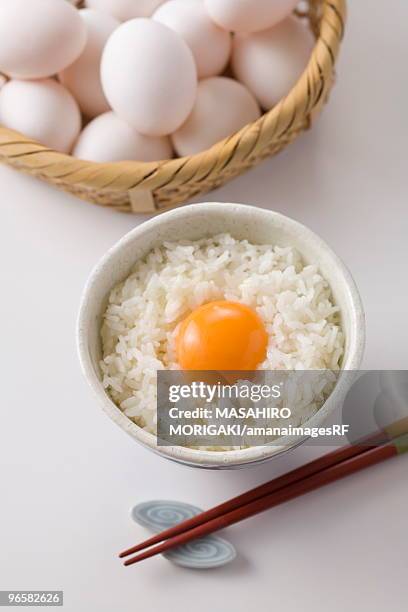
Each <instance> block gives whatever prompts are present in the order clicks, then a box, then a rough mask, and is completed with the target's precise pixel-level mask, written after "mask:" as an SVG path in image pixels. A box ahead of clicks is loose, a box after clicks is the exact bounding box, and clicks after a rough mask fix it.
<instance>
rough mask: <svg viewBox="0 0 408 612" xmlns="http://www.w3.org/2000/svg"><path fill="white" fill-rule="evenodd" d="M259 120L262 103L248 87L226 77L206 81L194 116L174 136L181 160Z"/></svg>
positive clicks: (199, 86)
mask: <svg viewBox="0 0 408 612" xmlns="http://www.w3.org/2000/svg"><path fill="white" fill-rule="evenodd" d="M259 116H260V109H259V106H258V103H257V101H256V100H255V98H254V97H253V95H252V94H251V93H250V92H249V91H248V90H247V88H246V87H244V85H242V84H241V83H238V82H237V81H234V80H233V79H228V78H226V77H211V78H209V79H204V80H203V81H200V83H199V84H198V92H197V100H196V103H195V105H194V108H193V111H192V113H191V115H190V116H189V118H188V119H187V121H186V122H185V123H184V124H183V125H182V126H181V128H180V129H179V130H177V132H175V133H174V134H173V136H172V140H173V145H174V148H175V150H176V151H177V153H178V154H179V155H180V156H184V155H194V154H195V153H199V152H200V151H204V150H205V149H208V148H209V147H211V146H212V145H214V144H216V143H217V142H219V141H220V140H223V139H224V138H227V137H228V136H230V135H231V134H233V133H234V132H237V131H238V130H240V129H241V128H243V127H244V126H245V125H247V124H248V123H251V122H252V121H255V120H256V119H258V118H259Z"/></svg>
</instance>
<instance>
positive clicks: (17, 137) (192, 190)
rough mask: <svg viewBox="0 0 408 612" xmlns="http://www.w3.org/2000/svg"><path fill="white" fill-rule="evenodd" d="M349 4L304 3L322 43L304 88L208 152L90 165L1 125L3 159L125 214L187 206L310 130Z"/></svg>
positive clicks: (329, 80) (332, 0) (335, 0)
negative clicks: (187, 201)
mask: <svg viewBox="0 0 408 612" xmlns="http://www.w3.org/2000/svg"><path fill="white" fill-rule="evenodd" d="M345 2H346V0H309V1H308V2H302V3H301V5H302V8H299V9H298V11H297V14H298V16H299V18H303V19H307V20H308V22H309V24H310V27H311V29H312V31H313V33H314V35H315V37H316V45H315V47H314V49H313V53H312V56H311V58H310V61H309V64H308V66H307V68H306V70H305V72H304V73H303V75H302V76H301V78H300V79H299V81H298V83H297V84H296V86H295V87H294V88H293V89H292V91H291V92H290V93H289V95H288V96H286V98H284V99H283V100H282V101H281V102H280V103H279V104H278V105H277V106H275V107H274V108H273V109H272V110H271V111H269V112H267V113H265V114H264V115H263V116H262V117H261V118H260V119H258V120H257V121H255V122H254V123H252V124H249V125H247V126H246V127H244V128H243V129H242V130H240V131H239V132H237V133H236V134H234V135H232V136H230V137H229V138H227V139H225V140H223V141H222V142H219V143H218V144H216V145H214V146H213V147H212V148H211V149H208V150H207V151H205V152H203V153H199V154H198V155H193V156H191V157H184V158H179V159H172V160H169V161H161V162H154V163H151V162H149V163H145V162H134V161H132V162H118V163H107V164H101V163H94V162H84V161H81V160H78V159H75V158H73V157H70V156H68V155H63V154H61V153H57V152H55V151H52V150H50V149H47V148H45V147H44V146H42V145H41V144H39V143H37V142H34V141H32V140H30V139H27V138H25V137H24V136H22V135H21V134H18V133H17V132H14V131H12V130H8V129H6V128H3V127H1V126H0V161H3V162H5V163H6V164H9V165H10V166H13V167H15V168H17V169H18V170H21V171H23V172H27V173H29V174H32V175H34V176H37V177H38V178H40V179H43V180H44V181H47V182H48V183H51V184H53V185H56V186H57V187H59V188H60V189H63V190H65V191H67V192H69V193H72V194H74V195H76V196H78V197H79V198H82V199H84V200H87V201H89V202H92V203H95V204H100V205H102V206H109V207H112V208H114V209H116V210H120V211H125V212H134V213H154V212H159V211H161V210H165V209H167V208H171V207H173V206H176V205H179V204H182V203H183V202H185V201H186V200H189V199H190V198H192V197H194V196H197V195H199V194H201V193H205V192H208V191H210V190H211V189H214V188H215V187H218V186H220V185H222V184H223V183H226V182H227V181H229V180H230V179H231V178H233V177H234V176H237V175H238V174H241V173H243V172H244V171H245V170H247V169H249V168H251V167H252V166H254V165H255V164H257V163H258V162H260V161H261V160H263V159H265V158H266V157H268V156H271V155H275V154H276V153H278V152H279V151H280V150H281V149H283V148H284V147H285V146H286V145H287V144H289V143H290V142H292V141H293V140H294V139H295V138H296V137H297V136H298V135H299V134H300V133H301V132H302V131H303V130H305V129H307V128H309V127H310V126H311V124H312V122H313V120H314V118H315V117H316V116H317V115H318V113H319V111H320V109H321V107H322V106H323V104H324V102H325V101H326V100H327V96H328V93H329V91H330V89H331V87H332V84H333V81H334V66H335V62H336V59H337V55H338V51H339V46H340V42H341V39H342V36H343V31H344V23H345V16H346V5H345ZM271 78H272V76H271Z"/></svg>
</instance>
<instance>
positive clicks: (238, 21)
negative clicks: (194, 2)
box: [204, 0, 299, 32]
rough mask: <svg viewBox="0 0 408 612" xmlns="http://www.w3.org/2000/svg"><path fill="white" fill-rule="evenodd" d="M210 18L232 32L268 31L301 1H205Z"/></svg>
mask: <svg viewBox="0 0 408 612" xmlns="http://www.w3.org/2000/svg"><path fill="white" fill-rule="evenodd" d="M204 1H205V7H206V9H207V10H208V13H209V15H210V17H211V18H212V19H213V20H214V21H215V22H216V23H218V25H219V26H221V27H222V28H225V29H226V30H231V31H232V32H257V31H259V30H266V29H267V28H270V27H272V26H273V25H275V24H277V23H279V21H282V19H285V17H287V16H288V15H290V13H291V12H292V11H293V9H294V8H295V6H296V5H297V4H298V2H299V0H204Z"/></svg>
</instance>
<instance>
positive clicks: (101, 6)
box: [85, 0, 165, 21]
mask: <svg viewBox="0 0 408 612" xmlns="http://www.w3.org/2000/svg"><path fill="white" fill-rule="evenodd" d="M164 1H165V0H85V6H88V7H89V8H94V9H98V10H100V11H105V12H107V13H109V14H110V15H113V17H116V19H119V21H127V20H128V19H134V18H135V17H151V16H152V15H153V13H154V11H155V10H156V9H157V7H158V6H160V5H161V4H163V2H164Z"/></svg>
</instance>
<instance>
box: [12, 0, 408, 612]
mask: <svg viewBox="0 0 408 612" xmlns="http://www.w3.org/2000/svg"><path fill="white" fill-rule="evenodd" d="M350 4H351V5H352V6H351V7H350V20H349V25H348V30H347V37H346V40H345V44H344V49H343V53H342V57H341V62H340V66H339V79H338V84H337V87H336V89H335V91H334V93H333V96H332V99H331V101H330V105H329V106H328V107H327V109H326V110H325V112H324V115H323V116H322V118H321V120H320V121H319V122H318V124H316V126H315V128H314V129H313V131H311V132H310V133H308V134H307V135H305V136H304V137H302V138H301V139H299V140H298V141H297V142H296V143H295V144H294V145H292V146H291V147H290V148H288V149H287V150H286V151H285V152H284V153H283V154H282V155H280V156H279V157H277V158H275V159H272V160H268V161H266V162H265V163H263V165H261V166H260V167H258V168H256V169H255V170H253V171H252V172H250V173H248V174H247V175H245V176H243V177H241V178H239V179H237V180H235V181H234V182H232V183H230V184H229V185H227V186H225V187H223V188H222V189H219V190H218V191H217V192H215V193H212V194H210V195H209V196H208V198H209V199H211V200H222V201H242V202H252V203H254V204H257V205H260V206H265V207H268V208H273V209H276V210H278V211H281V212H283V213H285V214H287V215H290V216H292V217H294V218H296V219H298V220H299V221H301V222H304V223H305V224H307V225H309V226H310V227H311V228H312V229H313V230H315V231H316V232H318V233H319V234H321V235H322V236H323V237H324V238H325V239H326V240H327V241H328V242H329V244H331V245H332V247H333V248H334V249H335V250H336V251H337V252H338V253H339V255H341V256H342V257H343V258H344V260H345V261H346V262H347V264H348V265H349V267H350V268H351V270H352V272H353V274H354V276H355V278H356V281H357V283H358V285H359V287H360V290H361V293H362V296H363V300H364V302H365V307H366V311H367V331H368V343H367V352H366V357H365V363H364V365H365V367H366V368H373V369H381V368H384V369H385V368H390V369H392V368H395V369H396V368H407V365H408V359H407V357H408V349H407V346H408V332H407V329H408V328H407V324H406V314H407V301H408V290H407V286H408V285H407V277H406V264H407V255H408V239H407V236H408V201H407V200H408V198H407V191H408V189H407V186H408V165H407V142H408V130H407V112H406V111H407V107H408V89H407V79H406V78H404V70H405V67H404V63H403V62H404V58H406V57H407V54H408V37H407V34H406V33H407V23H408V6H407V4H406V1H405V0H398V1H397V0H394V2H392V3H388V2H384V0H355V1H354V0H353V2H351V3H350ZM391 4H392V6H391ZM0 186H1V189H0V193H1V246H0V248H1V262H2V265H1V280H2V283H1V285H2V291H1V296H2V297H1V300H0V308H1V319H0V320H1V352H2V356H1V359H2V361H1V363H2V367H1V373H2V391H3V393H2V395H3V397H2V402H1V408H0V410H1V425H0V468H1V497H0V589H8V590H9V589H26V590H27V589H36V590H38V589H63V590H64V591H65V609H66V610H69V612H105V611H109V612H113V611H116V610H118V611H120V612H131V611H133V610H150V609H152V610H154V611H156V610H157V611H161V610H166V609H170V610H176V609H177V610H179V611H180V612H187V611H190V610H194V611H195V612H204V611H206V610H208V609H213V610H216V611H218V610H221V609H222V610H228V611H229V610H231V611H232V610H234V611H235V612H244V611H245V610H248V609H254V608H256V609H260V610H269V609H271V610H273V609H282V610H285V611H288V612H295V611H296V612H298V611H302V612H308V611H309V610H310V611H312V610H313V612H328V611H330V612H340V611H341V612H342V611H343V610H345V609H346V610H359V611H370V612H377V611H378V612H383V611H384V610H386V609H387V610H392V612H399V611H401V612H402V611H403V610H406V570H407V544H406V516H407V505H408V482H407V478H406V474H407V467H408V458H401V459H399V460H395V461H393V462H390V463H389V464H386V465H385V464H384V465H381V466H378V467H377V468H374V469H371V470H369V471H366V472H364V473H361V474H359V475H356V476H353V477H351V478H349V479H347V480H346V481H343V482H341V483H337V484H336V485H334V486H331V487H330V488H327V489H325V490H320V491H317V492H315V493H313V494H311V495H308V496H306V497H304V498H301V499H299V500H297V501H296V502H293V503H290V504H287V505H285V506H282V507H280V508H277V509H275V510H273V511H269V512H268V513H266V514H264V515H262V516H260V517H257V518H256V519H252V520H249V521H247V522H246V523H242V524H240V525H237V526H235V527H233V528H231V529H230V530H229V531H228V536H229V538H230V539H231V540H232V541H233V542H234V544H235V545H236V547H237V549H238V551H239V553H240V554H239V558H238V560H237V561H236V562H234V563H233V564H231V565H229V566H228V567H225V568H224V569H221V570H217V571H212V572H194V571H187V570H182V569H180V568H177V567H175V566H173V565H171V564H170V563H168V562H167V561H166V560H164V559H163V558H156V559H154V560H150V561H147V562H145V563H144V564H142V565H140V566H135V567H134V568H131V569H130V568H129V569H124V568H122V566H121V564H120V563H119V561H118V560H117V559H116V558H115V553H116V552H117V551H118V550H120V549H122V548H123V547H126V546H127V545H129V544H131V543H132V542H135V541H137V540H139V539H140V538H141V537H142V536H143V531H142V529H141V528H139V527H137V526H136V525H134V524H133V523H132V522H131V520H130V517H129V508H130V507H131V506H132V505H133V504H135V503H137V502H140V501H143V500H148V499H152V498H164V499H166V498H167V499H177V500H184V501H188V502H191V503H194V504H197V505H199V506H202V507H209V506H210V505H212V504H214V503H216V502H218V501H220V500H223V499H225V498H227V497H230V496H232V495H234V494H237V493H239V492H241V491H243V490H245V489H247V488H249V487H251V486H253V485H255V484H257V483H260V482H262V481H265V480H268V479H269V478H271V477H272V476H273V475H277V474H279V473H281V472H283V471H286V470H288V469H289V468H292V467H294V466H296V465H299V464H300V463H302V462H304V461H306V460H307V459H309V458H310V457H311V456H312V455H316V454H317V452H322V450H320V451H316V450H314V451H312V450H311V449H307V448H301V449H298V450H297V451H295V452H293V453H291V454H289V455H287V456H285V457H282V458H280V459H277V460H275V461H274V462H272V463H270V464H266V465H263V466H260V467H256V468H252V469H247V470H243V471H239V472H222V473H220V472H215V473H214V472H206V471H196V470H193V469H189V468H185V467H182V466H178V465H175V464H172V463H170V462H166V461H165V460H163V459H161V458H159V457H156V456H154V455H152V454H150V453H148V452H146V451H145V450H144V449H142V448H141V447H139V446H138V445H137V444H136V443H135V442H134V441H133V440H132V439H130V438H128V437H127V436H126V435H125V434H124V433H123V432H122V431H121V430H120V429H119V428H118V427H117V426H116V425H114V424H113V423H112V422H111V421H110V420H109V419H108V418H107V417H106V416H105V415H104V414H103V413H102V412H101V410H100V408H99V406H98V405H97V403H96V401H95V399H94V397H93V395H92V393H91V391H90V390H89V389H88V387H87V385H86V383H85V382H84V380H83V378H82V375H81V373H80V370H79V366H78V360H77V355H76V347H75V337H74V327H75V318H76V314H77V307H78V302H79V297H80V294H81V290H82V287H83V285H84V283H85V280H86V278H87V275H88V273H89V271H90V269H91V268H92V266H93V265H94V264H95V263H96V262H97V261H98V259H99V258H100V256H101V255H102V254H103V253H104V252H105V250H106V249H107V248H108V247H109V246H111V245H112V244H113V243H114V242H115V241H116V240H117V239H118V238H120V237H121V236H122V235H123V234H124V233H125V232H127V231H128V230H130V229H131V228H132V227H134V226H135V225H136V224H137V223H140V222H141V221H142V220H143V219H142V218H140V217H139V218H138V217H132V216H125V215H121V214H118V213H114V212H111V211H109V210H103V209H100V208H97V207H93V206H90V205H89V204H86V203H83V202H81V201H79V200H76V199H74V198H72V197H69V196H68V195H65V194H62V193H59V192H58V191H56V190H54V189H53V188H50V187H47V186H45V185H43V184H41V183H39V182H37V181H35V180H32V179H30V178H27V177H23V176H20V175H19V174H17V173H15V172H14V171H12V170H10V169H8V168H4V167H1V168H0Z"/></svg>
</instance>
